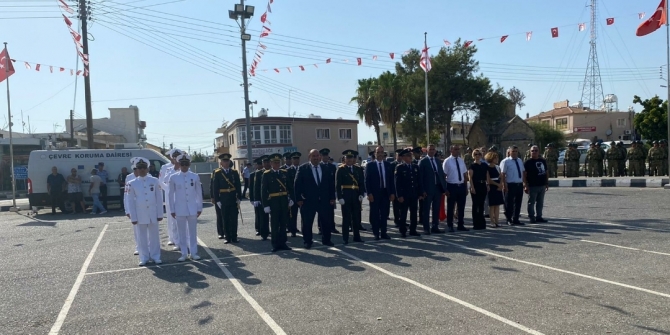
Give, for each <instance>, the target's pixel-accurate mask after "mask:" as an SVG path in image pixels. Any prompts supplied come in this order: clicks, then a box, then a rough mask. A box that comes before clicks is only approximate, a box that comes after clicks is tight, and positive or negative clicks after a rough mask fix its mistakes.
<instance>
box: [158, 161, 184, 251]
mask: <svg viewBox="0 0 670 335" xmlns="http://www.w3.org/2000/svg"><path fill="white" fill-rule="evenodd" d="M181 154H182V151H181V150H179V149H176V148H175V149H171V150H170V151H168V153H167V155H168V158H169V159H170V163H169V164H165V165H163V166H161V171H160V174H159V175H158V181H159V182H160V185H161V188H162V189H163V193H164V195H165V197H164V199H165V213H167V231H168V245H174V248H172V250H175V251H176V250H179V233H178V232H177V219H175V218H173V217H172V216H170V213H172V212H171V211H170V204H169V201H168V193H169V192H170V185H168V180H170V175H172V174H173V173H175V172H176V171H178V168H179V166H178V165H176V164H177V161H176V160H175V158H177V156H179V155H181ZM175 167H176V168H177V169H175Z"/></svg>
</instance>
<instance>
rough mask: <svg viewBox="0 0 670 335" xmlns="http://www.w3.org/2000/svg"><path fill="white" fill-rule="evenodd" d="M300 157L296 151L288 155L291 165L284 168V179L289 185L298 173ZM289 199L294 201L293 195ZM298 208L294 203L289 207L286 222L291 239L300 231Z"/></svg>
mask: <svg viewBox="0 0 670 335" xmlns="http://www.w3.org/2000/svg"><path fill="white" fill-rule="evenodd" d="M301 156H302V154H301V153H299V152H297V151H296V152H292V153H290V154H289V158H290V160H289V162H290V164H291V165H289V166H287V167H286V178H287V179H288V180H289V181H290V182H291V183H292V182H293V181H294V180H295V175H296V174H297V173H298V167H299V166H300V157H301ZM291 199H296V197H295V194H291ZM298 208H299V207H298V204H297V203H294V204H293V206H291V215H290V216H289V221H288V232H289V233H291V237H296V234H297V233H299V232H300V230H298Z"/></svg>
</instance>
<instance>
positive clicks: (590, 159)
mask: <svg viewBox="0 0 670 335" xmlns="http://www.w3.org/2000/svg"><path fill="white" fill-rule="evenodd" d="M590 146H591V147H590V148H589V150H588V151H587V152H586V163H587V164H586V165H587V169H586V175H587V176H588V177H598V161H600V160H602V157H600V150H598V149H597V148H596V143H595V142H592V143H591V145H590Z"/></svg>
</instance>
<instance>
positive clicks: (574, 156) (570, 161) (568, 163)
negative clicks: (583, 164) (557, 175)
mask: <svg viewBox="0 0 670 335" xmlns="http://www.w3.org/2000/svg"><path fill="white" fill-rule="evenodd" d="M580 156H581V154H580V153H579V150H577V144H576V143H570V144H568V150H567V151H565V158H564V162H565V167H564V169H565V170H566V171H565V174H566V176H567V177H568V178H571V177H579V158H580Z"/></svg>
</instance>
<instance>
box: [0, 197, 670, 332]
mask: <svg viewBox="0 0 670 335" xmlns="http://www.w3.org/2000/svg"><path fill="white" fill-rule="evenodd" d="M668 199H670V191H668V190H663V189H628V188H588V189H586V188H582V189H575V188H563V189H552V190H550V193H548V194H547V200H548V204H547V206H546V210H545V217H546V218H548V219H549V220H550V221H551V222H550V223H548V224H542V225H532V226H529V225H527V226H525V227H518V228H517V227H505V228H498V229H487V230H486V231H481V232H473V231H470V232H463V233H453V234H446V235H431V236H421V237H419V238H407V239H401V238H400V237H399V234H398V233H397V231H396V230H393V231H392V233H391V236H392V237H393V240H390V241H382V242H375V241H373V240H372V235H371V234H369V233H366V234H364V239H365V240H366V243H365V244H357V243H352V244H349V245H348V246H346V247H345V246H343V245H342V243H341V236H340V235H334V238H333V241H334V242H335V243H336V246H335V247H334V248H324V247H323V246H321V245H320V244H318V243H315V248H313V249H311V250H304V249H301V247H302V240H301V239H300V238H299V237H298V238H289V240H290V245H291V246H293V247H294V250H293V251H283V252H279V253H276V254H272V253H269V251H270V249H271V247H270V244H269V242H262V241H260V239H259V238H258V237H256V236H254V231H253V216H252V207H251V206H250V205H249V204H248V203H243V206H242V211H243V214H244V220H245V223H244V224H243V225H242V224H241V226H240V237H241V243H239V244H233V245H224V244H223V243H222V241H221V240H218V239H217V238H216V227H215V216H214V209H213V208H212V207H211V206H208V207H207V208H206V209H205V211H204V213H203V215H202V217H201V219H200V225H199V231H198V233H199V238H200V239H201V244H200V245H201V249H200V252H199V253H200V255H201V256H202V257H203V259H202V260H201V261H198V262H185V263H177V258H178V257H179V256H178V254H177V253H176V252H173V251H166V250H167V249H168V248H167V247H166V246H164V247H163V253H162V256H163V261H164V264H163V265H161V266H150V267H146V268H139V267H138V266H137V263H138V258H137V256H133V255H132V253H133V249H134V243H133V239H132V230H131V228H130V223H129V222H128V220H127V219H126V218H125V217H124V216H122V215H120V213H119V212H114V213H113V214H112V212H110V214H112V215H105V216H94V215H88V214H86V215H84V214H79V215H55V216H52V215H51V214H49V211H44V210H43V211H41V214H39V215H37V217H28V216H25V213H24V214H17V213H9V212H3V213H0V229H1V230H2V234H0V252H1V254H2V255H4V257H3V258H4V259H3V264H2V271H0V288H1V289H0V301H2V303H1V304H0V334H47V333H49V332H50V331H51V332H52V333H61V334H180V333H183V334H186V333H200V334H272V333H276V334H284V333H286V334H399V333H403V334H524V333H530V334H670V283H669V278H670V241H669V240H668V236H669V234H670V221H669V219H668V218H670V210H669V209H668V207H667V206H668ZM469 203H470V200H468V204H469ZM364 211H365V212H364V213H363V215H364V217H365V221H366V222H367V214H368V213H367V206H366V208H365V210H364ZM522 212H525V208H524V210H523V211H522ZM42 213H44V214H42ZM339 214H340V213H339V209H338V210H337V211H336V215H339ZM469 217H470V214H469V213H467V214H466V220H467V218H469ZM336 219H337V222H338V229H341V227H340V222H341V218H339V217H336ZM523 219H524V218H522V220H523ZM391 225H392V223H391ZM466 225H468V226H471V223H470V222H469V221H468V222H467V223H466ZM365 226H366V227H368V228H369V225H368V224H365ZM161 230H162V232H161V233H162V241H163V242H165V241H166V237H165V234H164V229H163V228H161ZM315 237H316V238H318V236H317V235H315ZM205 245H206V246H207V247H205Z"/></svg>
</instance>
